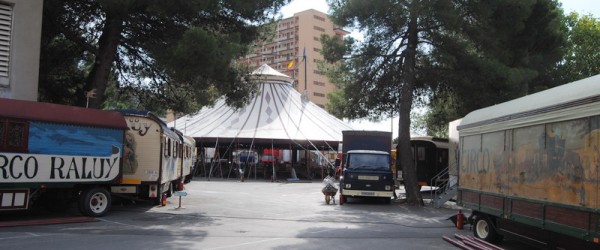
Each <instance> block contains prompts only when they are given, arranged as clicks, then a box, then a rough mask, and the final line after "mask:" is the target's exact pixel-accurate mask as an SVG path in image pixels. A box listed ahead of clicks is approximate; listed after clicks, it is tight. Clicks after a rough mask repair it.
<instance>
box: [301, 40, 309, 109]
mask: <svg viewBox="0 0 600 250" xmlns="http://www.w3.org/2000/svg"><path fill="white" fill-rule="evenodd" d="M302 60H304V94H306V95H308V93H306V81H307V79H306V47H304V50H303V52H302ZM307 98H308V96H307Z"/></svg>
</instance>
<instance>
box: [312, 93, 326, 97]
mask: <svg viewBox="0 0 600 250" xmlns="http://www.w3.org/2000/svg"><path fill="white" fill-rule="evenodd" d="M313 95H314V96H318V97H325V94H323V93H319V92H314V93H313Z"/></svg>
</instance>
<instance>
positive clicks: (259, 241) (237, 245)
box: [207, 238, 283, 250]
mask: <svg viewBox="0 0 600 250" xmlns="http://www.w3.org/2000/svg"><path fill="white" fill-rule="evenodd" d="M281 239H283V238H271V239H265V240H257V241H252V242H246V243H242V244H235V245H229V246H222V247H215V248H207V249H209V250H215V249H226V248H235V247H241V246H247V245H253V244H258V243H263V242H268V241H275V240H281Z"/></svg>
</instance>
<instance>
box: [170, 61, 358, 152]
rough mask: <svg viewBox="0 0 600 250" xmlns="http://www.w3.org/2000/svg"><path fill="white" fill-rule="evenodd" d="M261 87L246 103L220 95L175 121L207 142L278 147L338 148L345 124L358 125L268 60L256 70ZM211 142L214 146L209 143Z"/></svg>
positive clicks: (179, 128)
mask: <svg viewBox="0 0 600 250" xmlns="http://www.w3.org/2000/svg"><path fill="white" fill-rule="evenodd" d="M252 77H253V78H255V79H258V80H259V81H261V84H260V87H259V88H260V91H259V93H258V94H257V95H256V96H255V97H254V98H253V99H252V100H251V101H250V102H249V103H248V104H247V105H246V106H244V107H243V108H241V109H237V110H236V109H234V108H231V107H229V106H227V104H226V103H225V99H224V98H220V99H219V100H218V101H217V102H216V103H215V105H214V106H212V107H204V108H202V109H201V110H200V111H199V112H198V113H196V114H192V115H186V116H183V117H180V118H179V119H177V120H175V121H174V122H171V123H170V124H169V126H170V127H175V128H176V129H178V130H180V131H183V132H184V134H185V135H188V136H191V137H194V138H195V139H196V141H197V142H199V143H201V144H203V145H204V146H209V145H211V144H212V145H216V144H220V145H223V144H231V143H235V144H248V145H253V146H254V147H256V146H262V147H277V148H309V149H337V147H338V144H339V142H341V141H342V130H354V128H353V127H352V126H351V125H349V124H347V123H345V122H344V121H342V120H340V119H337V118H336V117H334V116H332V115H330V114H329V113H327V112H326V111H325V110H323V109H322V108H320V107H319V106H317V105H316V104H314V103H312V102H310V101H308V100H307V98H306V97H303V96H302V95H301V94H300V93H298V91H296V90H295V89H294V88H293V86H292V82H293V79H292V78H290V77H288V76H287V75H285V74H282V73H280V72H278V71H277V70H274V69H273V68H271V67H269V66H268V65H266V64H263V65H262V66H261V67H259V68H258V69H256V70H255V71H253V72H252ZM209 147H210V146H209Z"/></svg>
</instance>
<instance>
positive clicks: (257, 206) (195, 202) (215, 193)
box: [0, 178, 529, 250]
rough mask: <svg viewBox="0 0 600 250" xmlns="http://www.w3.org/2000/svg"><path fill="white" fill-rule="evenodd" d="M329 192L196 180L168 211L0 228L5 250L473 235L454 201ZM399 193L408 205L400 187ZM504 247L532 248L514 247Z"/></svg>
mask: <svg viewBox="0 0 600 250" xmlns="http://www.w3.org/2000/svg"><path fill="white" fill-rule="evenodd" d="M322 188H323V184H322V183H321V182H318V181H317V182H270V181H262V180H247V181H245V182H239V181H237V180H231V179H230V180H221V179H215V178H212V179H211V181H207V180H206V179H195V180H193V181H192V182H191V183H189V184H187V185H186V189H185V193H186V194H187V195H186V196H183V197H181V198H179V197H177V196H174V197H171V198H169V200H168V202H167V205H166V206H154V205H152V204H151V203H150V202H135V203H132V202H129V201H117V200H116V201H115V202H113V206H112V209H111V212H110V213H109V214H108V215H107V216H105V217H101V218H97V220H96V221H95V222H90V221H87V222H86V221H82V222H78V223H73V222H65V223H60V221H61V220H60V219H58V221H59V223H56V222H55V223H49V224H46V225H39V224H37V225H16V226H10V227H0V246H1V247H0V248H1V249H40V248H41V249H86V250H91V249H147V248H152V249H361V250H362V249H457V248H455V247H454V246H452V245H451V244H450V243H448V242H446V241H444V240H443V239H442V237H443V236H450V237H453V236H454V234H462V235H472V232H470V231H469V230H467V229H468V227H467V229H465V230H457V229H456V228H455V227H454V225H453V224H452V222H450V221H449V220H447V218H448V217H450V216H452V215H454V214H456V213H457V211H458V209H460V207H457V206H456V205H455V204H453V203H452V202H448V203H447V204H446V206H444V207H443V208H439V209H436V208H433V207H431V206H426V207H412V206H407V205H404V204H402V203H401V202H400V201H399V200H395V201H392V204H384V203H383V202H382V201H381V200H375V199H351V200H349V201H348V202H347V203H345V204H344V205H338V204H329V205H328V204H326V202H325V199H324V195H323V194H322V193H321V189H322ZM397 193H398V196H399V197H400V198H402V197H403V190H402V189H400V190H397ZM423 194H424V197H426V198H427V196H428V192H424V193H423ZM337 198H338V196H337V195H336V199H337ZM425 201H426V202H427V201H428V200H427V199H425ZM336 203H337V200H336ZM466 212H468V211H466ZM79 216H80V215H79V214H78V212H77V210H76V209H75V208H71V209H70V210H69V211H67V212H64V213H61V214H52V213H48V212H45V211H44V210H33V211H30V212H28V213H12V214H11V213H8V214H6V213H3V214H0V222H7V221H12V222H15V221H17V222H18V221H28V220H32V219H36V220H43V219H45V218H46V219H52V220H54V221H57V218H65V220H64V221H66V220H67V219H66V218H74V217H79ZM501 246H502V247H505V248H506V249H529V248H525V246H523V245H520V244H516V243H514V242H503V244H502V245H501Z"/></svg>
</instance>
